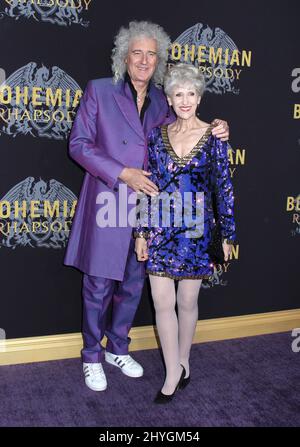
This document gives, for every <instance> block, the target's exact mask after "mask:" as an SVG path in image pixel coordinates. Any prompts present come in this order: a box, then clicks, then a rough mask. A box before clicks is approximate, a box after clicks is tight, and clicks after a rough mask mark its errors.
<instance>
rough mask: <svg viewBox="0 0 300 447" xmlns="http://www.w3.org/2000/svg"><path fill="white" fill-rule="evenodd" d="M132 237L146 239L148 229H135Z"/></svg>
mask: <svg viewBox="0 0 300 447" xmlns="http://www.w3.org/2000/svg"><path fill="white" fill-rule="evenodd" d="M133 237H134V238H135V239H137V238H141V239H148V237H149V231H138V230H135V231H134V232H133Z"/></svg>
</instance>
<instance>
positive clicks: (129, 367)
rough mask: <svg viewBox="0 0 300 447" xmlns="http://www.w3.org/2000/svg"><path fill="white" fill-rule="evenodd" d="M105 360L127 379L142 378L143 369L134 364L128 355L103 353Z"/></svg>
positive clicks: (136, 363)
mask: <svg viewBox="0 0 300 447" xmlns="http://www.w3.org/2000/svg"><path fill="white" fill-rule="evenodd" d="M105 360H106V361H107V363H110V364H111V365H115V366H117V367H118V368H120V369H121V370H122V372H123V373H124V374H125V375H126V376H129V377H142V375H143V374H144V370H143V367H142V366H141V365H140V364H139V363H138V362H136V361H135V360H134V359H133V358H132V357H131V356H130V355H116V354H112V353H111V352H107V351H105Z"/></svg>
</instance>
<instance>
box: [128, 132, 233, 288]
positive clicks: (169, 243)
mask: <svg viewBox="0 0 300 447" xmlns="http://www.w3.org/2000/svg"><path fill="white" fill-rule="evenodd" d="M211 130H212V126H209V127H208V128H207V130H206V132H205V134H204V135H203V136H202V138H201V139H200V140H199V141H198V143H197V144H196V146H195V147H194V148H193V149H192V150H191V151H190V152H189V153H188V154H187V155H185V156H184V157H179V156H178V155H177V154H176V153H175V151H174V150H173V148H172V146H171V143H170V141H169V137H168V131H167V126H161V127H156V128H154V129H153V130H152V132H151V133H150V135H149V140H148V157H149V169H148V170H149V171H150V172H151V177H150V180H152V181H153V182H154V183H155V184H156V185H157V186H158V188H159V192H160V194H161V195H160V197H161V196H165V197H167V196H168V197H169V199H170V197H173V200H169V201H168V200H166V201H165V202H164V201H163V200H159V199H158V198H155V199H154V198H149V197H148V196H147V199H146V200H147V213H146V217H147V218H146V219H145V214H144V217H143V218H140V221H139V225H138V227H137V229H136V235H137V236H146V237H147V244H148V254H149V259H148V261H146V262H147V265H146V271H147V272H148V273H150V274H152V275H159V276H166V277H169V278H173V279H178V280H180V279H200V278H207V279H208V278H210V277H211V276H212V275H213V273H214V265H213V263H212V261H211V259H210V257H209V255H208V253H207V248H208V244H209V242H210V240H211V232H212V229H213V226H214V225H215V215H217V216H218V219H219V222H220V228H221V234H222V237H223V239H225V238H226V239H227V242H228V243H236V235H235V221H234V215H233V205H234V196H233V187H232V183H231V179H230V173H229V162H228V153H227V148H228V143H227V142H222V141H221V140H220V139H218V138H216V137H215V136H213V135H212V134H211ZM145 197H146V196H144V198H145ZM180 197H181V199H180ZM144 200H145V199H144ZM163 203H164V204H163ZM142 208H143V207H142V206H141V209H142ZM167 208H168V209H169V214H167V213H165V211H166V209H167ZM164 213H165V214H164ZM180 215H181V217H182V218H181V219H180ZM178 219H179V220H178Z"/></svg>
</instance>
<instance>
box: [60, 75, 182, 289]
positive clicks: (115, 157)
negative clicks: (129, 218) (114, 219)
mask: <svg viewBox="0 0 300 447" xmlns="http://www.w3.org/2000/svg"><path fill="white" fill-rule="evenodd" d="M149 95H150V98H151V104H150V106H149V108H148V109H147V111H146V113H145V117H144V123H143V125H142V124H141V121H140V118H139V115H138V111H137V108H136V105H135V103H134V100H133V98H132V93H131V90H130V87H129V85H128V83H126V82H124V81H119V82H118V83H117V84H113V82H112V79H111V78H103V79H95V80H92V81H89V82H88V84H87V87H86V89H85V91H84V94H83V96H82V98H81V101H80V106H79V109H78V112H77V114H76V118H75V121H74V124H73V127H72V131H71V134H70V143H69V153H70V156H71V157H72V158H73V159H74V160H75V161H76V162H77V163H78V164H79V165H81V166H82V167H83V168H84V169H85V170H86V174H85V177H84V181H83V185H82V188H81V192H80V197H79V201H78V204H77V207H76V212H75V216H74V219H73V224H72V229H71V233H70V237H69V243H68V247H67V250H66V255H65V260H64V263H65V264H66V265H71V266H73V267H77V268H78V269H80V270H81V271H83V272H84V273H87V274H89V275H92V276H101V277H104V278H111V279H115V280H119V281H122V280H123V276H124V271H125V265H126V259H127V255H128V249H129V242H130V238H131V233H132V228H131V227H130V226H127V227H116V228H112V227H105V228H100V227H99V226H98V225H97V222H96V214H97V211H98V210H99V205H97V204H96V197H97V195H98V194H99V193H100V192H105V191H110V192H113V193H114V194H115V197H116V203H117V210H116V212H117V215H118V185H119V184H120V183H122V181H121V180H120V179H118V176H119V174H120V173H121V171H122V170H123V168H124V167H133V168H143V167H144V168H147V135H148V134H149V132H150V131H151V129H152V128H153V127H156V126H159V125H161V124H164V123H167V122H171V121H173V120H174V117H173V115H172V114H170V111H169V107H168V105H167V101H166V98H165V96H164V94H163V92H162V90H160V89H158V88H157V87H155V86H154V84H151V87H150V91H149ZM128 192H129V193H130V192H132V190H131V189H130V188H128Z"/></svg>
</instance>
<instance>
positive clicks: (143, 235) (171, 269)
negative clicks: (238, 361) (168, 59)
mask: <svg viewBox="0 0 300 447" xmlns="http://www.w3.org/2000/svg"><path fill="white" fill-rule="evenodd" d="M164 88H165V93H166V95H167V99H168V102H169V105H170V106H172V107H173V109H174V112H175V114H176V116H177V119H176V121H175V122H173V123H172V124H170V125H168V126H167V125H165V126H161V127H156V128H155V129H153V130H152V132H151V133H150V136H149V141H148V152H149V171H150V172H151V177H150V179H151V180H152V181H153V182H154V183H155V184H156V185H157V187H158V189H159V191H160V195H161V194H162V193H164V194H166V193H168V194H173V196H174V194H178V193H180V196H181V197H182V198H183V199H182V200H181V201H180V200H179V201H178V200H174V201H173V202H172V201H170V202H169V203H170V204H171V207H170V225H167V226H166V225H163V224H162V209H165V206H164V205H163V206H162V207H160V206H159V204H158V203H159V202H158V201H157V198H156V202H155V200H153V199H151V206H152V207H151V208H150V216H151V219H152V220H151V221H150V223H148V228H145V227H144V226H141V225H140V226H139V227H138V228H137V231H136V232H135V235H136V246H135V250H136V253H137V258H138V260H139V261H147V269H146V270H147V272H148V274H149V278H150V284H151V292H152V297H153V300H154V306H155V312H156V325H157V330H158V334H159V337H160V342H161V347H162V351H163V356H164V361H165V365H166V378H165V382H164V384H163V387H162V389H161V391H159V392H158V394H157V396H156V398H155V402H156V403H166V402H169V401H170V400H172V398H173V396H174V394H175V392H176V391H177V389H179V388H184V387H185V386H186V385H187V384H188V383H189V381H190V369H189V355H190V349H191V345H192V341H193V336H194V333H195V328H196V323H197V320H198V303H197V301H198V295H199V290H200V287H201V282H202V280H203V278H209V277H210V276H211V275H212V274H213V271H214V264H213V262H212V260H211V259H210V256H209V254H208V246H209V242H210V240H211V235H212V229H213V227H214V225H215V220H214V213H213V193H214V194H215V199H216V208H217V214H218V220H219V223H220V229H221V235H222V247H223V251H224V259H225V260H228V258H229V256H230V253H231V247H232V243H234V242H235V222H234V217H233V204H234V196H233V189H232V183H231V180H230V175H229V166H228V156H227V142H222V141H221V140H220V139H219V138H217V137H215V136H214V135H212V133H211V131H212V126H211V125H209V124H208V123H205V122H204V121H201V120H200V119H198V118H197V116H196V112H197V109H198V107H199V104H200V101H201V97H202V95H203V92H204V76H203V75H202V74H201V73H200V71H199V70H198V69H197V68H195V67H193V66H192V65H187V64H178V65H176V66H174V67H172V68H171V69H170V70H169V72H168V73H167V74H166V76H165V79H164ZM190 193H192V196H191V194H190ZM196 193H197V194H196ZM186 196H187V197H188V200H185V198H186ZM191 197H192V198H191ZM153 203H155V205H154V206H153ZM187 205H189V206H190V207H191V210H192V212H188V211H187V210H186V209H185V207H187ZM178 209H180V211H183V213H184V221H183V220H182V221H181V226H178V224H177V225H174V224H175V221H176V222H177V220H178V219H177V217H178ZM157 210H158V215H159V223H158V225H153V216H154V214H155V212H157ZM199 210H200V212H199ZM188 216H189V217H188ZM195 216H198V217H199V216H200V221H199V219H198V221H199V222H200V225H198V224H199V222H198V224H196V225H195V227H196V228H193V227H192V223H193V222H195ZM186 217H187V218H186ZM176 219H177V220H176ZM191 230H192V231H191ZM177 280H178V288H177V293H176V291H175V281H177ZM176 303H177V307H178V317H177V314H176V311H175V305H176Z"/></svg>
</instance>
